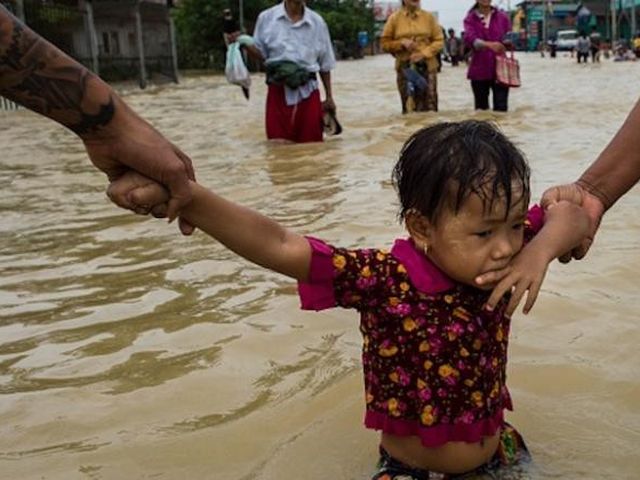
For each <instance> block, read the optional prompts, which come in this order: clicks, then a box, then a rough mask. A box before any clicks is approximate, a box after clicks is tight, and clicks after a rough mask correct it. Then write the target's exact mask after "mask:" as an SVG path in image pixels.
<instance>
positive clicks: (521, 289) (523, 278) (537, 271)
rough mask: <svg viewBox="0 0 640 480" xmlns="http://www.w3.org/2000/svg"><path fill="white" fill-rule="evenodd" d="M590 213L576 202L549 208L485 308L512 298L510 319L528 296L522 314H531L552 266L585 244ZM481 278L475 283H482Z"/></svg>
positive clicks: (503, 274) (502, 274)
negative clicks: (534, 233) (567, 253)
mask: <svg viewBox="0 0 640 480" xmlns="http://www.w3.org/2000/svg"><path fill="white" fill-rule="evenodd" d="M592 223H593V222H592V219H591V217H590V214H589V212H588V211H587V210H586V209H585V208H583V207H581V206H579V205H576V204H575V203H572V202H568V201H559V202H556V203H553V204H550V205H548V207H547V210H546V212H545V223H544V226H543V227H542V229H541V230H540V232H538V234H537V235H536V236H535V237H534V238H533V239H532V240H531V241H530V242H529V243H528V244H527V245H525V247H524V248H523V249H522V250H521V251H520V253H518V255H516V256H515V257H514V258H513V259H512V261H511V264H510V266H509V267H507V268H506V269H504V270H502V271H501V272H500V279H499V280H496V281H497V282H498V283H497V285H496V286H495V287H494V289H493V291H492V293H491V295H490V297H489V300H488V301H487V303H486V305H485V307H486V308H487V309H488V310H493V309H495V307H496V305H497V304H498V302H499V301H500V299H501V298H502V297H503V296H504V295H505V293H507V292H509V291H511V292H512V295H511V298H510V299H509V303H508V304H507V308H506V310H505V313H506V315H508V316H510V315H512V314H513V312H514V311H515V310H516V308H517V307H518V304H519V303H520V301H521V300H522V297H523V296H524V294H525V293H527V292H528V293H527V300H526V302H525V305H524V308H523V312H524V313H525V314H527V313H529V312H530V311H531V309H532V308H533V305H534V304H535V302H536V299H537V298H538V293H539V292H540V287H541V286H542V282H543V280H544V277H545V275H546V273H547V268H548V266H549V263H551V262H552V261H553V260H554V259H555V258H558V257H560V256H561V255H564V254H565V253H566V252H567V251H570V250H571V249H572V248H574V247H576V246H577V245H579V244H581V243H582V242H584V240H585V238H586V237H587V236H588V235H589V234H590V232H592V230H593V226H592ZM481 280H482V277H480V278H477V279H476V282H478V283H479V284H481Z"/></svg>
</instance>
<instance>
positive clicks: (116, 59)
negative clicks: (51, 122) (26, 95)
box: [0, 0, 178, 110]
mask: <svg viewBox="0 0 640 480" xmlns="http://www.w3.org/2000/svg"><path fill="white" fill-rule="evenodd" d="M0 3H2V4H3V5H5V6H6V7H7V8H8V9H9V10H10V11H11V12H12V13H13V14H14V15H16V16H17V17H19V18H20V19H21V20H22V21H23V22H25V23H26V24H27V25H28V26H29V27H30V28H31V29H32V30H34V31H36V32H37V33H38V34H40V35H41V36H42V37H44V38H46V39H47V40H48V41H50V42H51V43H53V44H54V45H56V46H57V47H58V48H60V49H61V50H62V51H64V52H65V53H67V54H68V55H69V56H71V57H72V58H74V59H75V60H77V61H78V62H80V63H82V64H83V65H85V66H86V67H87V68H89V69H90V70H93V71H94V72H96V73H97V74H99V75H100V76H101V77H102V78H104V79H105V80H107V81H119V80H137V81H138V82H139V84H140V87H141V88H145V87H146V85H147V83H148V82H149V81H150V80H152V81H153V82H156V83H157V82H166V81H174V82H176V83H177V82H178V69H177V58H176V48H175V35H174V28H173V22H172V19H171V17H170V15H169V8H168V6H167V4H166V3H165V0H93V1H86V0H0ZM5 105H9V106H10V103H8V100H6V99H2V102H0V109H5V110H6V109H8V106H5Z"/></svg>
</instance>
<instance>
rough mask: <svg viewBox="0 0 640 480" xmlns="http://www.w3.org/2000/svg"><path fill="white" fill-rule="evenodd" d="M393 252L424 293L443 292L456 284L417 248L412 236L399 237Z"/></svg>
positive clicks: (414, 283)
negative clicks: (407, 237)
mask: <svg viewBox="0 0 640 480" xmlns="http://www.w3.org/2000/svg"><path fill="white" fill-rule="evenodd" d="M391 254H392V255H393V256H394V257H396V258H397V259H398V260H400V262H401V263H402V264H403V265H404V266H405V268H406V269H407V273H408V274H409V278H410V279H411V282H412V283H413V285H414V286H415V287H416V288H417V289H418V290H420V291H421V292H423V293H429V294H435V293H441V292H444V291H446V290H449V289H450V288H452V287H453V286H454V285H455V283H454V281H453V280H451V279H450V278H449V277H448V276H447V275H445V274H444V272H442V270H440V269H439V268H438V267H436V266H435V265H434V264H433V262H432V261H431V260H429V259H428V258H427V257H425V256H424V254H423V253H422V252H421V251H420V250H418V249H417V248H416V246H415V245H414V243H413V241H412V240H411V239H410V238H409V239H402V238H399V239H397V240H396V241H395V243H394V244H393V248H392V249H391Z"/></svg>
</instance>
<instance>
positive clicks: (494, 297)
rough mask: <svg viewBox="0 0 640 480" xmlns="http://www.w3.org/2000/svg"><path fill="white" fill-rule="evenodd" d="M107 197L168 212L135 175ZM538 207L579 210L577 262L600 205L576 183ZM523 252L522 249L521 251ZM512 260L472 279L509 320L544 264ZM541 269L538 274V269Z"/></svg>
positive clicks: (536, 285) (529, 302) (156, 191)
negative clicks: (582, 233)
mask: <svg viewBox="0 0 640 480" xmlns="http://www.w3.org/2000/svg"><path fill="white" fill-rule="evenodd" d="M107 195H108V196H109V198H111V199H112V200H113V201H114V202H115V203H118V202H119V201H120V200H119V199H127V202H128V203H129V207H131V208H130V210H133V211H135V212H136V213H138V214H143V215H147V214H151V215H153V216H154V217H157V218H164V217H166V216H167V215H168V213H169V211H170V208H169V205H170V199H171V197H170V193H169V191H168V190H167V189H165V188H164V187H163V186H162V185H160V184H159V183H158V182H155V181H153V180H151V179H149V178H148V177H145V176H144V175H141V174H140V173H138V172H135V171H129V172H126V173H125V174H124V175H122V176H120V177H119V178H118V179H117V180H116V181H114V182H112V183H111V185H110V186H109V188H108V190H107ZM540 203H541V206H542V208H544V209H545V210H547V211H549V210H550V209H553V208H556V205H562V206H561V208H567V207H569V208H574V209H575V208H576V205H577V206H581V207H582V209H583V210H584V212H585V213H586V215H587V217H588V219H589V225H590V228H589V234H588V235H587V237H586V238H584V239H583V240H582V242H581V243H580V244H578V245H577V246H576V247H575V248H574V249H573V250H572V251H571V252H567V253H566V254H565V255H562V256H561V257H560V258H559V259H560V261H561V262H563V263H566V262H569V261H570V260H571V258H572V257H573V258H575V259H581V258H583V257H584V256H585V255H586V253H587V251H588V250H589V248H590V246H591V244H592V242H593V238H594V236H595V233H596V231H597V229H598V226H599V225H600V220H601V218H602V215H603V213H604V207H603V205H602V202H601V201H600V200H599V199H598V198H597V197H596V196H594V195H593V194H591V193H590V192H588V191H587V190H586V189H584V188H583V187H582V186H581V185H579V184H577V183H572V184H568V185H560V186H556V187H552V188H550V189H549V190H547V191H546V192H544V194H543V196H542V200H541V202H540ZM525 249H526V247H525ZM525 249H523V250H522V251H521V253H520V254H518V255H517V256H516V257H514V258H513V259H512V261H511V263H510V264H509V265H508V266H507V267H505V268H504V269H502V270H499V271H493V272H489V273H486V274H483V275H480V276H479V277H477V278H476V283H477V285H478V286H479V287H481V286H482V285H487V284H489V285H495V286H494V288H493V291H492V293H491V295H490V297H489V299H488V301H487V303H486V308H487V309H488V310H493V309H494V308H495V307H496V306H497V305H498V303H499V302H500V300H501V299H502V297H503V296H504V295H505V294H507V293H508V292H511V298H510V300H509V302H508V304H507V307H506V310H505V314H506V315H508V316H510V315H512V314H513V312H515V310H516V308H517V307H518V305H519V304H520V302H521V300H522V298H523V297H524V295H525V294H527V298H526V301H525V304H524V307H523V311H524V313H528V312H529V311H530V310H531V308H532V307H533V305H534V303H535V301H536V299H537V296H538V293H539V291H540V287H541V286H542V281H543V280H544V275H545V273H546V265H547V263H548V262H547V260H546V259H545V258H538V257H537V256H536V255H535V254H534V255H531V254H529V255H523V254H522V252H524V251H525ZM540 264H544V265H545V267H544V268H543V269H542V270H540V268H539V265H540Z"/></svg>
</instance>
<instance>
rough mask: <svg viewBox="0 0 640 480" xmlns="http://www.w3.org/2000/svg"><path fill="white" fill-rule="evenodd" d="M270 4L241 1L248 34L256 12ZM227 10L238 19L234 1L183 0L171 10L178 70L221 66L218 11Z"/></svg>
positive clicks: (257, 0)
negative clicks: (174, 29)
mask: <svg viewBox="0 0 640 480" xmlns="http://www.w3.org/2000/svg"><path fill="white" fill-rule="evenodd" d="M273 3H274V2H273V1H271V0H244V1H243V4H244V18H245V22H244V23H245V30H247V31H248V32H251V31H252V30H253V24H254V22H255V19H256V18H257V17H258V13H260V12H261V11H262V10H264V9H265V8H267V7H270V6H271V5H272V4H273ZM225 8H230V9H231V11H232V13H233V15H234V17H235V18H239V15H238V2H236V1H230V0H183V1H181V2H180V4H179V6H178V7H177V8H175V9H174V10H173V18H174V20H175V25H176V37H177V40H176V41H177V44H178V62H179V66H180V68H216V69H221V68H223V67H224V59H225V45H224V40H223V38H222V11H223V10H224V9H225Z"/></svg>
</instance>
